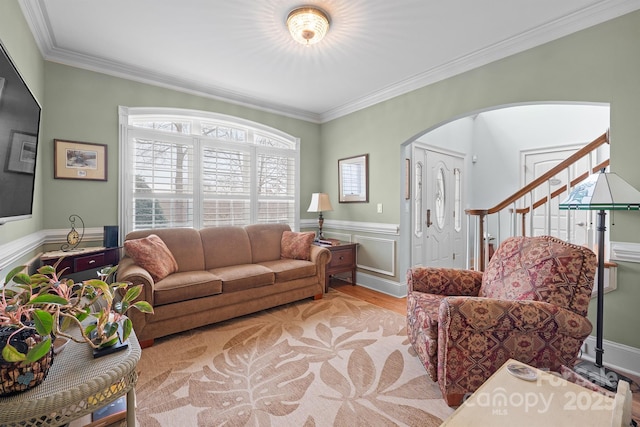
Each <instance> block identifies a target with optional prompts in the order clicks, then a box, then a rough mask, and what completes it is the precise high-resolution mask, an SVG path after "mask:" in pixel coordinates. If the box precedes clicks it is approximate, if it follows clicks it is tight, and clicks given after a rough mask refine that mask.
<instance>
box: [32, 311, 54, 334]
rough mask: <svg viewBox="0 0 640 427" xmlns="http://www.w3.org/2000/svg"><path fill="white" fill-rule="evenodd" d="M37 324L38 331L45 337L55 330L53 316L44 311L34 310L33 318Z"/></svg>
mask: <svg viewBox="0 0 640 427" xmlns="http://www.w3.org/2000/svg"><path fill="white" fill-rule="evenodd" d="M32 319H33V322H34V323H35V324H36V331H38V333H39V334H40V335H42V336H43V337H45V336H47V335H49V334H50V333H51V330H52V329H53V316H52V315H51V313H49V312H46V311H44V310H34V311H33V316H32Z"/></svg>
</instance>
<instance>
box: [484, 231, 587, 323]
mask: <svg viewBox="0 0 640 427" xmlns="http://www.w3.org/2000/svg"><path fill="white" fill-rule="evenodd" d="M595 259H596V255H595V254H594V253H593V251H591V250H590V249H588V248H586V247H584V246H578V245H574V244H571V243H567V242H565V241H563V240H560V239H557V238H555V237H552V236H538V237H533V238H532V237H522V236H519V237H510V238H508V239H506V240H504V241H503V242H502V243H501V244H500V247H499V248H498V250H497V251H496V253H495V254H494V255H493V257H492V258H491V261H490V262H489V265H488V266H487V269H486V270H485V272H484V274H483V279H482V286H481V287H480V291H479V295H478V296H481V297H487V298H492V299H505V300H534V301H544V302H548V303H551V304H554V305H557V306H560V307H563V308H566V309H568V310H571V311H573V312H574V313H577V314H579V315H581V316H586V315H587V309H588V308H589V300H590V299H591V290H592V289H593V283H594V278H595V271H596V260H595Z"/></svg>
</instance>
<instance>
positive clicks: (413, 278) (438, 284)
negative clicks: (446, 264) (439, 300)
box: [407, 267, 482, 296]
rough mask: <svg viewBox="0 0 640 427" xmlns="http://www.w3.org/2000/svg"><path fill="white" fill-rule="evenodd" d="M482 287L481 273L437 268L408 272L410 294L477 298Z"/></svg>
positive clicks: (422, 268)
mask: <svg viewBox="0 0 640 427" xmlns="http://www.w3.org/2000/svg"><path fill="white" fill-rule="evenodd" d="M481 285H482V272H481V271H474V270H456V269H453V268H436V267H413V268H410V269H409V271H407V289H408V292H414V291H415V292H423V293H427V294H437V295H469V296H477V295H478V292H479V291H480V286H481Z"/></svg>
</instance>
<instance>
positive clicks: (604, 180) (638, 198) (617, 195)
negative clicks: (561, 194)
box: [559, 172, 640, 211]
mask: <svg viewBox="0 0 640 427" xmlns="http://www.w3.org/2000/svg"><path fill="white" fill-rule="evenodd" d="M559 207H560V209H564V210H568V209H578V210H608V211H611V210H640V192H639V191H638V190H636V189H635V188H633V187H632V186H631V185H630V184H629V183H627V182H626V181H625V180H624V179H622V178H620V177H619V176H618V175H617V174H615V173H612V172H601V173H597V174H593V175H590V176H589V177H588V178H587V179H586V180H584V181H583V182H581V183H580V184H578V185H576V186H575V187H574V189H573V190H572V191H571V193H570V194H569V196H568V197H567V198H566V200H564V201H562V202H561V203H560V206H559Z"/></svg>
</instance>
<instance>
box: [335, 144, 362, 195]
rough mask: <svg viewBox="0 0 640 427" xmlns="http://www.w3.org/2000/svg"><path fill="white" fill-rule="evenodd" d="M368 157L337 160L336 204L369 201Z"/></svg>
mask: <svg viewBox="0 0 640 427" xmlns="http://www.w3.org/2000/svg"><path fill="white" fill-rule="evenodd" d="M368 178H369V155H368V154H362V155H360V156H354V157H348V158H346V159H340V160H338V202H339V203H366V202H368V201H369V179H368Z"/></svg>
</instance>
